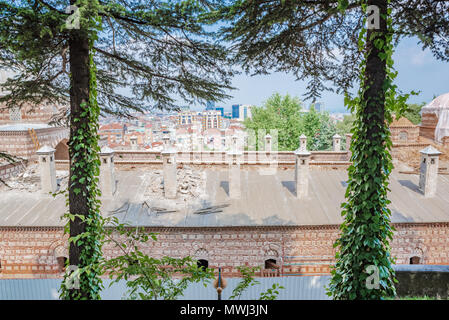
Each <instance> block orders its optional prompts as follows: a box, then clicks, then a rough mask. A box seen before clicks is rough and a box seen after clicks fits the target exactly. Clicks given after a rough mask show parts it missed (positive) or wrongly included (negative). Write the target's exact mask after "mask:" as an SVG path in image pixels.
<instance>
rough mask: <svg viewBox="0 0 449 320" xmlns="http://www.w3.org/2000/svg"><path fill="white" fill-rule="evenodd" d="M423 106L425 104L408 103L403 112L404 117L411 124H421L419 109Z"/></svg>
mask: <svg viewBox="0 0 449 320" xmlns="http://www.w3.org/2000/svg"><path fill="white" fill-rule="evenodd" d="M424 106H425V103H421V104H417V103H409V104H408V105H407V109H406V110H405V111H404V117H406V118H407V119H409V120H410V121H411V122H412V123H413V124H419V123H420V122H421V109H422V108H423V107H424Z"/></svg>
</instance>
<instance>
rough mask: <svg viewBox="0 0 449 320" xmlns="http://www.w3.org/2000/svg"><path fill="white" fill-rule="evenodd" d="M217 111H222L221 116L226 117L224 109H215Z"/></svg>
mask: <svg viewBox="0 0 449 320" xmlns="http://www.w3.org/2000/svg"><path fill="white" fill-rule="evenodd" d="M215 110H217V111H220V112H221V116H222V117H224V108H223V107H217V108H215Z"/></svg>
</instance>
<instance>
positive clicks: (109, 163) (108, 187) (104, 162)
mask: <svg viewBox="0 0 449 320" xmlns="http://www.w3.org/2000/svg"><path fill="white" fill-rule="evenodd" d="M99 182H100V183H99V184H100V190H101V195H102V197H112V196H113V195H114V193H115V187H116V184H115V172H114V150H112V149H111V148H109V147H108V146H104V147H103V148H101V150H100V177H99Z"/></svg>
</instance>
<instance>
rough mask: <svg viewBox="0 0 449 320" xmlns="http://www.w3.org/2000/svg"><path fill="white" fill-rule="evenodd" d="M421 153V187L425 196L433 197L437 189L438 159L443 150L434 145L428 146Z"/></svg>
mask: <svg viewBox="0 0 449 320" xmlns="http://www.w3.org/2000/svg"><path fill="white" fill-rule="evenodd" d="M420 153H421V166H420V174H419V188H420V189H421V191H422V192H423V193H424V197H433V196H435V193H436V191H437V181H438V160H439V156H440V154H441V152H440V151H438V150H437V149H435V148H434V147H432V146H428V147H427V148H425V149H423V150H421V151H420Z"/></svg>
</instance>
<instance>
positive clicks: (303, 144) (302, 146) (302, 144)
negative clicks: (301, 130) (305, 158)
mask: <svg viewBox="0 0 449 320" xmlns="http://www.w3.org/2000/svg"><path fill="white" fill-rule="evenodd" d="M299 150H300V151H307V136H306V135H305V134H302V135H301V136H300V137H299Z"/></svg>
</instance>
